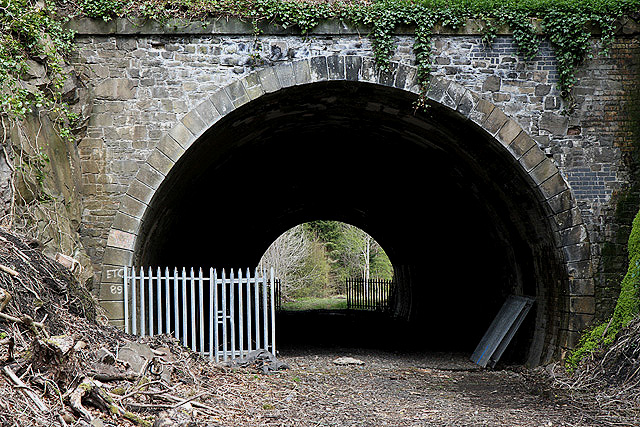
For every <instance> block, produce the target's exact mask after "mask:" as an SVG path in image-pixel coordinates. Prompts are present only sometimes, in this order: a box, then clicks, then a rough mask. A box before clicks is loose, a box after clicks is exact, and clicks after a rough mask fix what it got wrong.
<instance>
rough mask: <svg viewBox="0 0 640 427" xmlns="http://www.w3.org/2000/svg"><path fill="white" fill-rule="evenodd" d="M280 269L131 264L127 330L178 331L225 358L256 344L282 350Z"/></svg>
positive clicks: (192, 344)
mask: <svg viewBox="0 0 640 427" xmlns="http://www.w3.org/2000/svg"><path fill="white" fill-rule="evenodd" d="M273 284H274V271H273V269H271V272H270V277H269V278H267V275H266V272H265V271H259V270H257V269H256V270H254V274H253V277H252V276H251V273H250V270H249V269H247V270H246V272H245V275H244V276H243V274H242V270H237V272H234V270H230V271H229V276H228V277H227V275H226V272H225V270H222V274H221V275H220V276H219V275H218V271H217V270H216V269H213V268H211V269H209V275H208V276H204V275H203V272H202V269H199V270H198V272H197V274H196V273H195V272H194V269H193V268H191V269H190V270H189V272H187V269H186V268H182V270H180V271H179V270H178V269H177V268H174V269H173V271H170V270H169V269H168V268H165V269H164V270H162V269H160V268H155V269H154V268H150V267H149V268H146V269H145V268H142V267H140V268H138V267H125V269H124V321H125V326H124V327H125V331H126V332H128V333H130V334H133V335H140V336H145V335H148V336H152V335H159V334H167V333H168V334H173V335H174V336H175V337H176V338H177V339H178V340H180V341H181V342H182V344H183V345H184V346H185V347H189V348H191V350H193V351H197V352H200V353H202V354H205V355H208V356H209V358H210V359H211V360H214V359H215V360H216V361H220V359H222V360H228V359H230V358H231V359H233V358H236V357H243V356H246V355H247V353H249V352H250V351H252V350H259V349H264V350H268V351H271V353H273V354H275V352H276V337H275V336H276V329H275V328H276V326H275V299H274V289H273V288H274V286H273Z"/></svg>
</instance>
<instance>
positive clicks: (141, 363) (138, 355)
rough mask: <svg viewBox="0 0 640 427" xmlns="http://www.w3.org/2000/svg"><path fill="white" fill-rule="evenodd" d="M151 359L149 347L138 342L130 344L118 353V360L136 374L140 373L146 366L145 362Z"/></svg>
mask: <svg viewBox="0 0 640 427" xmlns="http://www.w3.org/2000/svg"><path fill="white" fill-rule="evenodd" d="M152 358H153V351H152V350H151V347H149V346H148V345H146V344H142V343H139V342H130V343H129V344H127V345H125V346H124V347H122V348H121V349H120V351H119V352H118V360H120V361H122V362H125V363H128V364H129V366H130V367H131V369H132V370H133V371H135V372H136V373H140V371H142V369H143V368H144V367H145V365H146V364H147V361H148V360H151V359H152Z"/></svg>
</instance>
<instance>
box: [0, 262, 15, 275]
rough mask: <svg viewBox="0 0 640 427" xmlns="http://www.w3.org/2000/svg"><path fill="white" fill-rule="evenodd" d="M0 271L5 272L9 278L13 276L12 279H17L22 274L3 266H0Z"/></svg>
mask: <svg viewBox="0 0 640 427" xmlns="http://www.w3.org/2000/svg"><path fill="white" fill-rule="evenodd" d="M0 271H4V272H5V273H7V274H8V275H9V276H12V277H16V276H19V275H20V273H18V272H17V271H15V270H14V269H13V268H10V267H7V266H6V265H2V264H0Z"/></svg>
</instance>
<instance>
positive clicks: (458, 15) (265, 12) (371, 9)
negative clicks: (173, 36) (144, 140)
mask: <svg viewBox="0 0 640 427" xmlns="http://www.w3.org/2000/svg"><path fill="white" fill-rule="evenodd" d="M639 6H640V0H331V1H321V0H297V1H293V0H289V1H282V0H136V1H133V0H80V1H79V2H70V1H69V0H59V1H58V2H57V3H55V2H53V1H52V0H0V27H1V28H2V32H1V34H0V87H1V88H2V91H0V114H2V115H5V116H11V117H16V118H20V117H22V116H23V115H24V114H25V112H26V111H28V110H30V109H32V108H33V107H38V108H43V107H44V108H45V109H47V110H50V111H54V112H55V111H57V112H62V113H63V114H62V117H64V118H65V120H68V119H73V117H69V116H68V108H66V106H65V104H64V102H63V101H62V99H61V97H60V88H61V85H62V84H63V82H64V77H65V76H64V74H63V73H61V72H60V70H61V68H60V65H61V60H62V57H63V56H64V55H65V54H67V53H68V52H69V51H70V50H71V48H72V36H73V35H72V34H70V33H69V32H68V31H65V30H64V26H63V24H64V21H65V19H69V18H71V17H75V16H88V17H93V18H101V19H104V20H109V19H112V18H115V17H131V16H135V17H139V18H143V19H152V20H156V21H160V22H163V21H167V20H169V19H171V18H176V17H180V18H185V19H190V20H200V19H204V18H206V17H209V16H224V17H239V18H243V19H248V20H251V21H252V22H254V23H255V24H256V25H255V28H256V29H257V28H258V24H259V23H261V22H268V23H275V24H278V25H281V26H283V27H297V28H298V29H299V30H300V31H301V33H302V34H307V33H308V32H309V31H311V30H312V29H313V28H314V27H315V26H317V25H318V24H319V23H320V21H321V20H323V19H339V20H342V21H344V22H348V23H351V24H354V25H362V26H366V27H367V28H369V31H370V33H369V37H370V38H371V41H372V46H373V50H374V55H375V59H376V62H377V64H378V65H379V66H380V67H381V68H382V69H384V68H386V67H387V66H388V64H389V61H390V58H391V57H392V54H393V50H394V39H393V34H394V31H395V30H396V29H397V28H398V27H399V26H409V27H413V28H415V43H414V51H415V54H416V64H417V67H418V74H419V78H420V81H421V83H422V84H423V85H425V86H426V84H427V83H428V80H429V74H430V69H431V68H430V64H431V36H432V32H433V28H434V26H435V25H436V24H440V25H442V26H445V27H450V28H459V27H462V26H464V25H466V23H467V22H468V20H469V19H474V20H476V22H482V23H483V27H482V32H483V40H484V41H485V42H487V43H490V42H491V41H492V40H493V38H494V37H495V35H496V33H497V30H498V28H500V27H501V26H504V25H508V26H509V27H510V29H511V31H512V33H513V37H514V39H515V42H516V43H517V46H518V49H519V52H520V53H521V54H522V55H523V57H525V58H533V57H535V55H536V54H537V52H538V46H539V43H540V39H541V38H542V37H547V38H548V39H549V40H550V42H551V44H552V45H553V47H554V49H555V52H556V56H557V63H558V87H559V89H560V92H561V93H562V94H563V96H564V97H565V99H571V96H570V95H571V89H572V87H573V86H574V84H575V82H576V77H575V74H576V69H577V67H578V66H579V65H580V64H581V63H582V61H584V59H585V58H587V57H588V56H589V55H590V53H591V40H592V39H593V38H594V37H596V38H599V39H600V40H601V43H602V46H603V47H604V48H605V51H606V47H607V46H609V44H610V42H611V41H612V40H613V37H614V33H615V22H616V20H617V19H618V18H619V17H620V16H622V15H624V14H627V13H631V12H636V11H639V10H640V7H639ZM33 57H35V58H39V60H40V61H41V62H44V64H45V66H46V68H47V73H48V75H49V77H50V80H51V84H49V85H48V86H47V87H44V88H39V87H37V88H32V87H29V86H28V85H25V84H22V83H21V82H22V79H21V77H22V76H23V75H24V73H25V71H26V70H27V69H28V65H27V64H28V62H27V60H28V59H29V58H33ZM63 132H64V130H63Z"/></svg>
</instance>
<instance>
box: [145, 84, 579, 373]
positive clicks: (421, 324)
mask: <svg viewBox="0 0 640 427" xmlns="http://www.w3.org/2000/svg"><path fill="white" fill-rule="evenodd" d="M416 99H417V97H416V95H414V94H411V93H409V92H405V91H401V90H398V89H394V88H390V87H385V86H381V85H374V84H369V83H358V82H335V81H334V82H318V83H313V84H307V85H301V86H295V87H291V88H286V89H281V90H279V91H277V92H275V93H271V94H266V95H264V96H262V97H260V98H258V99H256V100H254V101H251V102H250V103H248V104H245V105H244V106H242V107H240V108H238V109H236V110H235V111H233V112H231V113H229V114H227V115H226V116H225V117H223V118H222V119H221V120H220V121H218V122H217V123H216V124H215V125H214V126H212V127H211V128H210V129H208V131H206V132H205V133H204V134H203V136H202V137H201V138H200V139H199V140H198V141H196V142H195V143H194V144H193V145H192V146H191V147H190V148H189V150H188V151H187V152H186V153H185V154H184V155H183V157H182V158H181V159H180V160H179V162H178V163H177V164H176V165H175V166H174V167H173V169H172V170H171V171H170V173H169V175H168V176H167V178H166V179H165V180H164V182H163V183H162V185H161V186H160V188H159V189H158V190H157V192H156V193H155V195H154V198H153V199H152V201H151V203H150V205H149V209H148V210H147V212H146V213H145V217H144V219H143V224H142V228H141V233H140V234H139V237H138V239H137V247H136V251H135V260H134V262H135V264H136V265H154V266H156V265H159V266H182V265H185V266H195V267H197V266H203V267H209V266H215V267H223V266H224V267H227V268H229V267H242V268H246V267H248V266H249V267H250V266H255V265H256V264H257V262H258V260H259V259H260V256H261V255H262V254H263V253H264V251H265V250H266V248H267V247H268V246H269V245H270V244H271V243H272V242H273V241H274V240H275V239H276V238H277V237H278V236H279V235H280V234H281V233H283V232H284V231H286V230H287V229H289V228H291V227H292V226H294V225H297V224H299V223H302V222H306V221H310V220H315V219H332V220H339V221H343V222H347V223H350V224H354V225H356V226H358V227H360V228H361V229H363V230H365V231H367V232H368V233H369V234H371V235H372V236H373V237H374V238H375V239H376V240H377V241H378V242H379V243H380V244H381V245H382V246H383V247H384V249H385V251H386V252H387V254H388V255H389V257H390V259H391V261H392V263H393V266H394V272H395V273H394V274H395V277H396V279H397V281H398V283H399V285H398V295H397V298H396V299H395V301H394V307H393V314H394V315H395V316H396V318H398V319H402V320H403V321H404V322H405V323H404V324H406V328H408V329H411V330H413V331H415V332H416V333H417V334H418V336H416V338H415V339H416V340H421V341H423V342H425V343H429V345H431V346H432V347H433V349H436V350H468V351H471V350H473V348H474V347H475V345H476V344H477V342H478V341H479V339H480V338H481V336H482V334H483V333H484V331H485V330H486V328H487V327H488V325H489V323H490V322H491V320H492V319H493V316H494V315H495V314H496V313H497V311H498V309H499V308H500V306H501V304H502V303H503V302H504V300H505V298H506V297H507V295H509V294H512V293H515V294H523V295H531V296H535V297H536V305H535V306H534V309H533V310H532V312H531V313H530V314H529V316H528V319H527V321H526V322H525V324H524V325H523V327H522V328H521V331H520V332H519V333H518V335H517V336H516V339H515V341H514V342H513V344H512V346H511V347H512V348H513V349H514V350H513V351H514V354H515V357H517V358H518V359H519V360H521V361H523V362H528V363H532V364H536V363H539V362H541V361H545V360H548V359H550V358H552V357H554V356H556V355H557V352H558V351H559V348H558V347H559V345H558V344H557V343H556V342H555V340H556V338H557V336H558V334H559V331H560V329H561V328H562V325H563V323H564V322H565V320H564V318H563V314H562V313H563V312H565V311H566V309H565V308H564V307H560V306H559V305H560V304H562V303H561V302H559V301H562V298H560V296H561V295H562V294H563V287H564V286H565V283H566V282H567V278H566V269H565V267H564V263H563V260H562V255H561V253H559V251H558V250H557V249H556V244H555V240H554V239H555V238H554V235H553V232H552V229H551V226H550V224H549V222H548V219H547V218H548V215H547V213H546V212H545V211H544V208H543V207H542V204H541V202H540V200H539V196H538V195H537V193H536V192H535V190H534V188H535V187H534V186H533V185H532V183H531V182H530V178H529V177H528V176H527V175H526V173H525V172H524V171H523V170H522V168H521V166H520V165H519V164H518V163H517V162H516V161H514V160H513V158H512V157H511V156H510V155H509V154H508V153H507V152H506V150H505V149H504V148H503V147H501V146H500V144H499V143H498V142H496V141H494V140H493V139H492V137H491V136H490V135H488V134H487V133H486V132H485V131H483V130H482V129H480V128H479V127H477V126H476V125H475V124H474V123H472V122H471V121H469V120H468V119H466V118H464V117H462V116H460V115H458V114H457V113H455V112H453V111H451V110H449V109H447V108H446V107H443V106H441V105H438V104H433V105H430V106H429V107H428V108H427V109H426V110H425V111H422V110H416V108H415V101H416Z"/></svg>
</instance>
